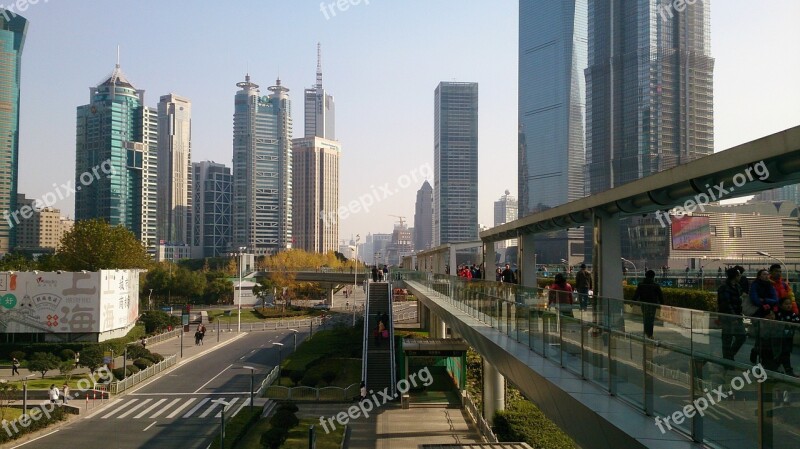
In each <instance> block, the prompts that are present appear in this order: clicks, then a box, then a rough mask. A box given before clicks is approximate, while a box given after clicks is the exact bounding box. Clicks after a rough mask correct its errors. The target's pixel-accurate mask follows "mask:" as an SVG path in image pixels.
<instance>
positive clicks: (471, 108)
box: [433, 82, 478, 246]
mask: <svg viewBox="0 0 800 449" xmlns="http://www.w3.org/2000/svg"><path fill="white" fill-rule="evenodd" d="M433 128H434V129H433V133H434V136H433V138H434V148H433V160H434V172H435V177H434V180H433V246H439V245H441V244H443V243H455V242H467V241H473V240H478V83H456V82H441V83H439V85H438V86H437V87H436V92H435V94H434V123H433Z"/></svg>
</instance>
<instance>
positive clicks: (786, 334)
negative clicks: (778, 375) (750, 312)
mask: <svg viewBox="0 0 800 449" xmlns="http://www.w3.org/2000/svg"><path fill="white" fill-rule="evenodd" d="M793 305H794V303H793V302H792V300H791V298H789V297H786V298H783V301H781V305H780V307H779V308H778V313H777V314H776V315H775V319H776V320H778V321H783V322H785V323H794V324H795V325H796V324H798V323H800V315H798V314H797V313H795V312H794V311H793V310H792V306H793ZM795 327H797V326H792V325H787V326H785V327H784V328H783V335H781V336H780V337H779V340H780V341H779V342H775V343H780V348H777V349H778V350H777V351H775V352H777V353H778V357H777V362H778V363H779V364H780V365H782V366H783V372H784V374H786V375H787V376H792V377H800V376H798V375H797V374H795V372H794V370H793V369H792V362H791V356H792V348H793V347H794V332H795Z"/></svg>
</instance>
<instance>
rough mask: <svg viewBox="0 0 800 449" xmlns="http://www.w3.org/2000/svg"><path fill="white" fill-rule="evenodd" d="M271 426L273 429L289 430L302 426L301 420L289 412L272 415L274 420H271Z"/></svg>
mask: <svg viewBox="0 0 800 449" xmlns="http://www.w3.org/2000/svg"><path fill="white" fill-rule="evenodd" d="M269 424H270V425H271V426H272V427H281V428H283V429H286V430H288V429H291V428H292V427H294V426H296V425H298V424H300V420H299V419H297V416H295V414H294V413H292V412H290V411H289V410H278V411H276V412H275V414H274V415H272V418H270V419H269Z"/></svg>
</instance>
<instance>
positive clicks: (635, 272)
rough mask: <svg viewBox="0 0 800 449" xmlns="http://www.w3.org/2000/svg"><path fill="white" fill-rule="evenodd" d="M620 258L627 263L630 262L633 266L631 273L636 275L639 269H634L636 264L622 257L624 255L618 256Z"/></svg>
mask: <svg viewBox="0 0 800 449" xmlns="http://www.w3.org/2000/svg"><path fill="white" fill-rule="evenodd" d="M620 259H622V261H623V262H628V263H629V264H631V265H632V266H633V275H634V276H636V275H637V272H638V271H639V270H637V269H636V264H635V263H633V262H631V261H630V260H628V259H626V258H624V257H620Z"/></svg>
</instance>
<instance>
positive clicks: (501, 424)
mask: <svg viewBox="0 0 800 449" xmlns="http://www.w3.org/2000/svg"><path fill="white" fill-rule="evenodd" d="M494 432H495V435H497V439H498V440H500V441H524V442H526V443H528V444H529V445H531V447H533V448H534V449H575V448H577V446H576V445H575V443H574V442H573V441H572V440H571V439H570V438H569V437H568V436H567V435H566V434H565V433H564V432H563V431H562V430H561V429H560V428H559V427H558V426H557V425H555V423H553V422H552V421H550V420H549V419H547V417H546V416H544V413H542V411H541V410H539V408H537V407H536V406H535V405H533V404H532V403H530V402H527V401H520V402H518V403H515V404H514V405H513V407H512V408H509V409H507V410H502V411H498V412H496V413H495V415H494Z"/></svg>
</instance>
